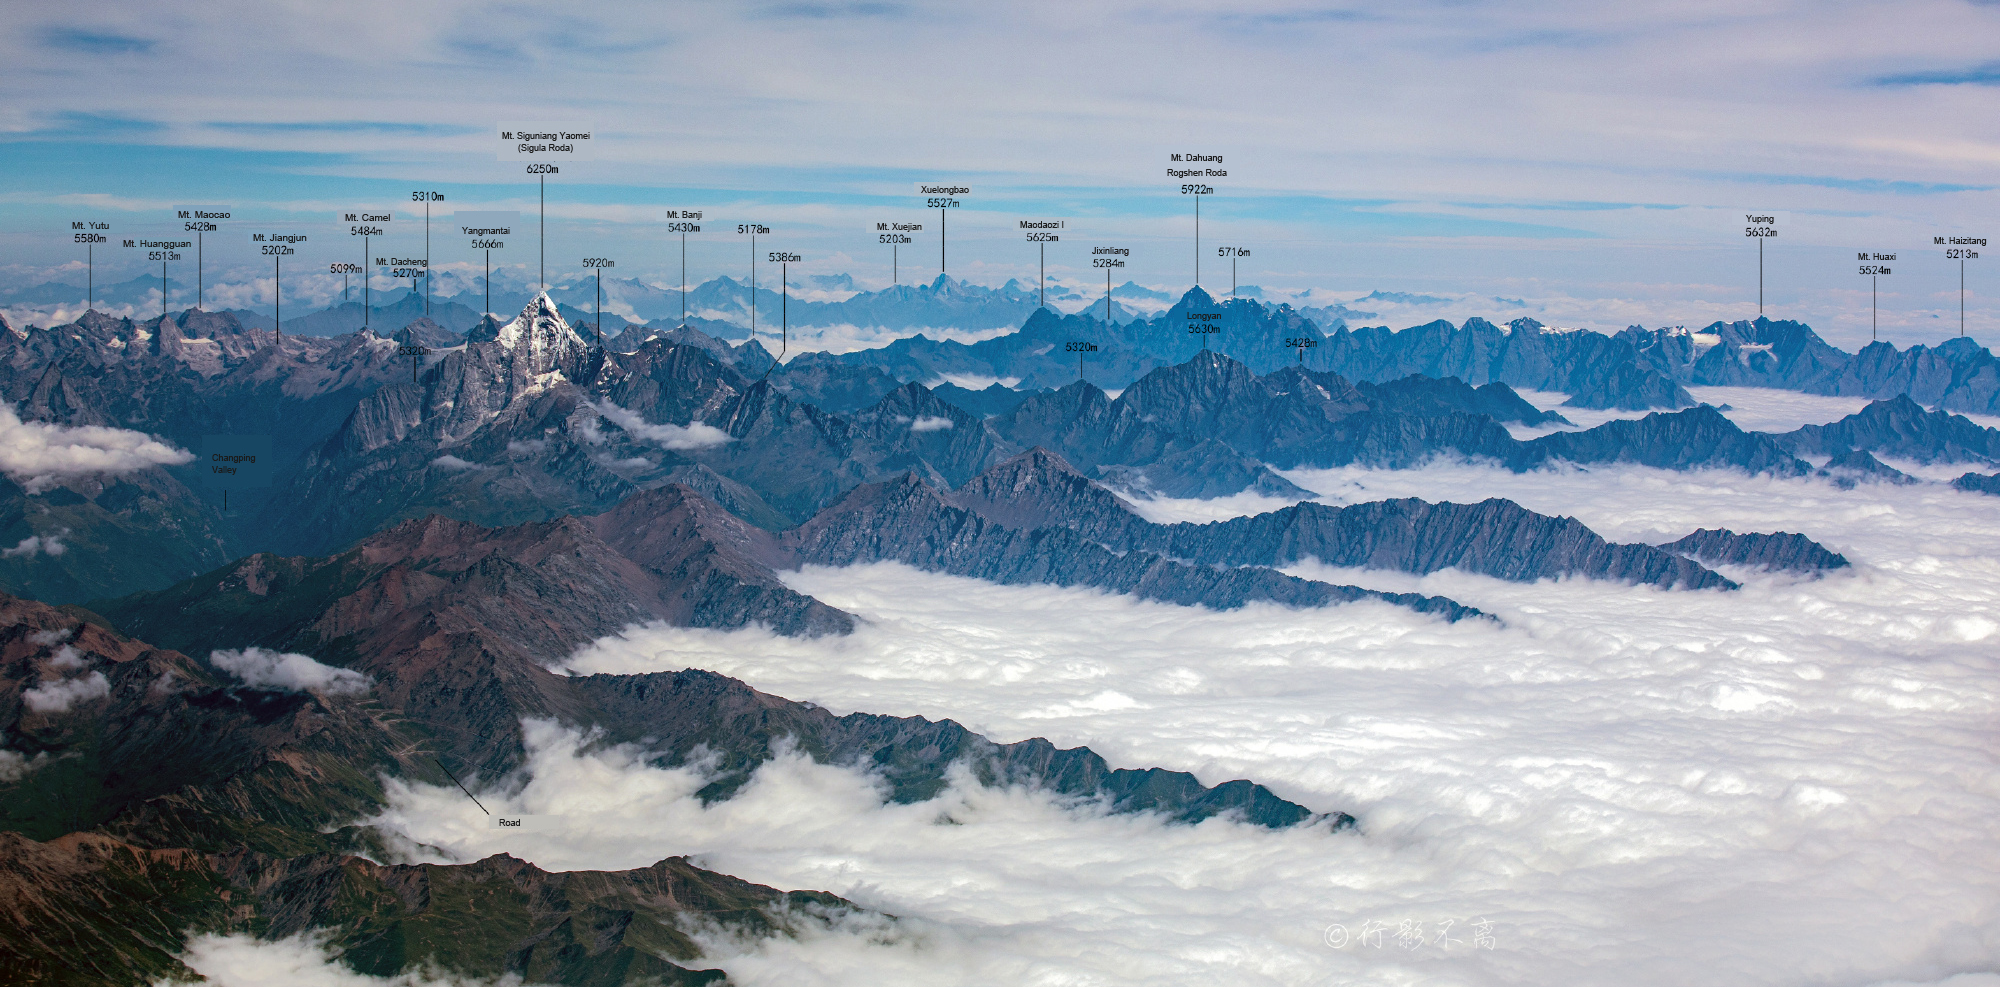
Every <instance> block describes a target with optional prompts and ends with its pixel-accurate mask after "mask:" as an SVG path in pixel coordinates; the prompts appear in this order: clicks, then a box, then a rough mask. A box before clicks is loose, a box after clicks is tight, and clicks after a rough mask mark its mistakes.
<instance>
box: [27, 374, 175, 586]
mask: <svg viewBox="0 0 2000 987" xmlns="http://www.w3.org/2000/svg"><path fill="white" fill-rule="evenodd" d="M192 459H194V454H193V453H191V452H188V451H186V450H184V449H176V448H174V447H173V446H171V445H168V444H166V443H164V442H160V441H158V440H156V439H153V438H152V437H150V436H148V435H146V434H144V433H142V432H134V431H132V430H131V429H125V428H105V427H103V426H99V425H51V424H48V423H46V422H24V421H22V420H21V418H20V416H19V415H18V414H16V413H15V411H14V409H13V408H12V407H7V406H0V473H6V474H7V476H9V477H10V478H12V479H13V480H14V481H15V482H16V483H19V484H21V486H23V487H24V488H26V489H27V491H28V492H29V493H40V492H41V491H43V490H46V489H48V488H49V487H51V486H54V485H55V484H57V483H59V482H61V481H62V480H64V479H66V478H68V477H71V476H80V475H85V474H90V473H129V472H132V471H133V470H140V469H145V468H146V467H148V466H173V465H178V464H180V463H185V462H188V461H190V460H192ZM15 547H16V548H20V547H21V546H18V545H17V546H15ZM52 554H53V553H52Z"/></svg>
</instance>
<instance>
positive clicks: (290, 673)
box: [208, 648, 374, 695]
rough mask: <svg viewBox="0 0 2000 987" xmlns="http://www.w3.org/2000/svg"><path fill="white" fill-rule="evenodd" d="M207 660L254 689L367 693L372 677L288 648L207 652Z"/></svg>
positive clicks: (331, 693) (372, 681) (337, 693)
mask: <svg viewBox="0 0 2000 987" xmlns="http://www.w3.org/2000/svg"><path fill="white" fill-rule="evenodd" d="M208 660H209V662H210V663H212V664H214V665H215V667H217V668H220V669H222V670H223V671H225V672H228V673H229V674H231V675H234V676H236V677H237V678H239V679H241V680H242V681H243V684H244V685H247V686H251V687H253V688H258V689H277V690H282V691H285V692H324V693H327V694H328V695H342V694H349V693H357V692H367V691H368V687H369V686H371V685H373V684H374V680H373V679H370V678H369V677H368V676H366V675H363V674H362V673H360V672H357V671H354V670H353V669H351V668H337V667H335V666H332V665H322V664H320V663H319V662H316V661H314V660H312V659H311V658H309V657H307V656H305V655H301V654H294V653H292V652H289V651H271V650H268V649H266V648H243V649H241V650H228V651H224V650H216V651H211V652H209V654H208Z"/></svg>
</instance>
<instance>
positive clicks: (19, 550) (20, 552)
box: [0, 528, 69, 559]
mask: <svg viewBox="0 0 2000 987" xmlns="http://www.w3.org/2000/svg"><path fill="white" fill-rule="evenodd" d="M66 534H69V529H68V528H64V529H63V530H62V532H61V533H60V534H55V535H29V536H28V537H26V538H23V539H21V540H20V542H19V543H17V544H16V545H15V546H14V547H13V548H0V559H16V558H34V557H35V556H36V555H43V554H46V555H48V556H49V557H51V558H54V557H56V556H59V555H61V554H62V553H64V552H67V551H69V546H68V545H65V544H63V543H62V537H61V536H62V535H66Z"/></svg>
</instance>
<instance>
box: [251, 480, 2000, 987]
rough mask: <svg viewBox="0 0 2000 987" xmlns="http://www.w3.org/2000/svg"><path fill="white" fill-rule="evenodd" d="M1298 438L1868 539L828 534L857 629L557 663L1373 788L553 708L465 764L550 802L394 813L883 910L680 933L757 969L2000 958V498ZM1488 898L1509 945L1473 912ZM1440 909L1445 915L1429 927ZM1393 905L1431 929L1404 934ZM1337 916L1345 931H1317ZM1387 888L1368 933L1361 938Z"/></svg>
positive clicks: (1317, 980) (627, 641)
mask: <svg viewBox="0 0 2000 987" xmlns="http://www.w3.org/2000/svg"><path fill="white" fill-rule="evenodd" d="M1299 479H1310V480H1313V481H1316V483H1317V488H1318V489H1322V490H1327V491H1329V492H1330V493H1332V494H1334V495H1335V498H1337V499H1338V498H1349V497H1351V498H1353V499H1364V498H1365V499H1373V498H1378V497H1383V496H1401V495H1410V494H1416V495H1422V496H1427V497H1432V498H1448V499H1457V500H1465V499H1476V497H1479V496H1486V495H1494V494H1497V495H1504V496H1513V497H1516V498H1517V499H1520V500H1522V501H1523V502H1524V503H1526V504H1528V506H1530V507H1533V508H1536V509H1538V510H1543V511H1548V512H1552V513H1567V514H1573V515H1577V516H1580V517H1581V518H1582V519H1583V520H1584V521H1585V522H1586V523H1589V524H1591V525H1593V526H1594V527H1596V528H1597V529H1598V530H1600V531H1602V532H1604V533H1605V534H1607V535H1609V536H1612V537H1619V538H1625V539H1636V538H1639V537H1642V536H1647V535H1651V534H1655V533H1670V534H1672V535H1676V536H1677V535H1679V534H1684V533H1686V532H1687V531H1688V530H1691V529H1692V528H1694V527H1698V526H1702V525H1707V526H1711V527H1712V526H1717V525H1721V526H1726V527H1731V528H1735V529H1737V530H1774V529H1779V528H1783V529H1789V530H1800V531H1805V532H1806V533H1808V534H1810V535H1813V536H1814V537H1818V538H1821V539H1822V540H1825V541H1828V542H1830V543H1831V546H1832V547H1834V548H1836V549H1838V550H1841V551H1843V552H1846V553H1848V555H1849V557H1850V558H1851V559H1853V560H1854V561H1855V563H1856V569H1855V570H1853V571H1850V572H1844V573H1839V574H1835V575H1833V576H1831V577H1829V578H1826V579H1821V580H1814V581H1798V580H1793V579H1788V578H1783V577H1773V576H1764V575H1754V574H1753V575H1748V576H1746V577H1745V578H1746V585H1745V588H1744V589H1743V590H1742V591H1740V592H1736V593H1676V592H1665V591H1660V590H1656V589H1651V588H1642V587H1630V586H1623V585H1617V584H1607V583H1599V582H1592V581H1587V580H1569V581H1562V582H1551V583H1541V584H1533V585H1521V584H1514V583H1506V582H1502V581H1498V580H1492V579H1486V578H1481V577H1472V576H1465V575H1461V574H1458V573H1449V572H1447V573H1438V574H1434V575H1432V576H1428V577H1421V578H1419V577H1414V576H1409V575H1405V574H1398V573H1381V572H1353V571H1345V572H1340V573H1337V575H1339V576H1341V577H1343V578H1356V579H1361V580H1364V581H1366V582H1369V583H1371V584H1374V585H1381V586H1386V587H1393V588H1402V587H1412V588H1419V589H1423V590H1425V591H1427V592H1442V593H1447V594H1449V595H1452V596H1454V597H1456V598H1458V599H1460V600H1463V601H1464V602H1467V603H1470V604H1473V605H1476V606H1479V607H1482V608H1484V609H1487V610H1489V611H1491V612H1494V613H1496V614H1498V615H1500V616H1501V617H1502V619H1503V621H1504V624H1501V625H1494V624H1491V623H1488V622H1473V621H1468V622H1463V623H1460V624H1457V625H1449V624H1444V623H1441V622H1439V621H1436V620H1432V619H1428V618H1424V617H1422V616H1420V615H1416V614H1412V613H1410V612H1408V611H1405V610H1401V609H1399V608H1396V607H1391V606H1387V605H1382V604H1375V603H1362V604H1354V605H1349V606H1341V607H1334V608H1329V609H1325V610H1317V611H1291V610H1284V609H1281V608H1276V607H1264V606H1253V607H1246V608H1243V609H1242V610H1238V611H1232V612H1229V613H1213V612H1208V611H1202V610H1198V609H1192V608H1181V607H1173V606H1167V605H1163V604H1157V603H1149V602H1145V601H1138V600H1133V599H1131V598H1127V597H1117V596H1109V595H1105V594H1101V593H1096V592H1091V591H1086V590H1075V589H1060V588H1056V587H1043V586H1024V587H1000V586H992V585H988V584H984V583H980V582H977V581H973V580H964V579H956V578H952V577H944V576H937V575H930V574H924V573H918V572H915V571H913V570H910V569H907V568H904V567H900V566H895V565H877V566H867V567H857V568H850V569H843V570H828V569H812V570H807V571H805V572H802V573H799V574H796V575H794V576H791V577H788V581H789V582H790V583H791V584H792V585H793V586H795V587H796V588H798V589H800V590H803V591H806V592H810V593H813V594H814V595H816V596H818V597H819V598H821V599H823V600H825V601H827V602H828V603H830V604H833V605H835V606H839V607H842V608H844V609H847V610H849V611H851V612H854V613H857V614H859V615H861V616H862V617H864V618H865V621H864V623H863V624H862V626H861V627H860V629H859V630H857V632H856V633H855V634H854V635H852V636H851V637H848V638H841V639H822V640H817V641H800V640H792V639H784V638H776V637H773V636H772V635H770V634H769V633H767V632H763V631H758V630H750V631H741V632H733V633H721V632H707V631H693V630H681V629H654V630H639V631H634V632H633V633H632V634H630V635H629V636H628V637H624V638H613V639H607V640H605V641H602V642H599V643H598V644H596V645H594V646H591V647H588V648H586V649H584V650H583V651H581V652H579V653H578V654H577V655H576V656H574V657H573V658H572V659H571V660H570V662H569V667H571V668H572V669H574V670H577V671H583V672H596V671H603V672H632V671H643V670H653V669H674V668H682V667H687V666H695V667H702V668H710V669H714V670H717V671H721V672H724V673H727V674H732V675H737V676H740V677H742V678H744V679H745V680H746V681H748V682H749V683H750V684H752V685H754V686H756V687H758V688H761V689H765V690H767V691H770V692H773V693H777V694H779V695H785V696H789V697H791V698H795V699H803V700H812V701H815V702H818V703H821V704H822V705H825V706H827V707H829V708H830V709H832V710H834V711H835V712H846V711H848V710H853V709H865V710H869V711H874V712H882V713H892V714H899V715H908V714H922V715H927V716H932V717H939V716H951V717H954V718H956V719H958V720H960V721H961V722H963V723H965V724H966V725H967V726H969V727H971V728H972V729H975V730H979V731H982V732H984V733H987V734H988V735H990V736H993V737H994V738H995V739H998V740H1001V741H1011V740H1019V739H1023V738H1025V737H1029V736H1046V737H1049V738H1050V739H1052V740H1054V741H1056V742H1057V743H1058V744H1060V745H1063V746H1069V745H1074V744H1089V745H1091V746H1093V747H1094V748H1096V749H1097V750H1099V751H1100V752H1101V753H1104V754H1105V755H1106V756H1107V757H1108V758H1110V760H1111V761H1112V762H1113V764H1114V765H1119V766H1144V765H1160V766H1164V767H1170V768H1178V769H1184V770H1192V771H1195V772H1196V773H1197V774H1198V775H1200V777H1201V778H1202V779H1203V780H1204V781H1206V782H1210V783H1213V782H1217V781H1221V780H1225V779H1229V778H1236V777H1249V778H1254V779H1256V780H1259V781H1262V782H1266V783H1268V784H1270V785H1272V787H1274V788H1275V789H1276V790H1277V791H1278V792H1279V794H1281V795H1283V796H1285V797H1288V798H1291V799H1294V800H1296V801H1299V802H1302V803H1304V804H1306V805H1307V806H1309V807H1311V808H1314V809H1319V810H1329V809H1346V810H1349V811H1352V812H1355V813H1356V814H1357V815H1358V816H1360V818H1361V827H1360V832H1355V833H1338V834H1333V833H1327V832H1324V831H1321V830H1303V831H1286V832H1271V831H1266V830H1260V829H1257V828H1254V827H1249V826H1245V825H1241V824H1237V823H1233V822H1229V821H1226V820H1211V821H1209V822H1207V823H1204V824H1202V825H1200V826H1166V825H1162V824H1160V823H1158V822H1157V821H1155V820H1152V819H1147V818H1143V817H1132V816H1107V815H1103V814H1101V813H1099V812H1096V811H1093V810H1092V809H1091V808H1089V807H1081V808H1079V807H1066V806H1064V805H1061V804H1058V803H1057V802H1056V801H1055V800H1052V799H1049V798H1047V797H1045V796H1038V795H1034V794H1031V793H1026V792H1020V791H989V790H984V789H978V788H968V787H965V786H962V785H960V786H954V787H953V788H951V789H949V790H947V791H946V792H945V793H944V794H943V795H941V796H940V797H939V798H937V799H935V800H933V801H931V802H927V803H923V804H920V805H913V806H896V805H889V806H884V805H881V804H880V803H879V790H878V789H877V788H876V786H875V785H874V784H873V782H872V781H871V780H870V779H868V778H867V777H866V776H864V775H861V774H858V773H856V772H854V771H852V770H848V769H842V768H832V767H824V766H818V765H813V764H811V763H809V762H806V761H804V760H802V759H799V758H795V757H781V758H780V759H778V760H777V761H774V762H773V763H771V764H770V765H768V766H766V767H765V768H764V769H763V770H761V771H760V772H758V774H757V775H756V776H755V777H754V778H753V779H752V781H751V782H750V783H749V784H748V785H747V786H746V787H745V788H744V789H743V791H742V793H741V794H740V795H739V796H738V797H737V798H735V799H732V800H729V801H725V802H720V803H716V804H714V805H710V806H703V805H701V804H700V801H699V799H698V798H697V797H696V795H695V793H696V792H697V791H698V790H699V788H700V786H701V784H702V783H703V782H704V775H703V774H702V772H700V771H698V770H686V769H681V770H663V769H659V768H654V767H650V766H648V765H646V764H645V763H644V761H643V758H642V757H640V756H639V755H638V754H637V752H635V751H632V750H629V749H613V750H604V749H601V748H593V747H592V746H591V745H589V744H588V743H587V742H586V740H585V738H582V737H580V736H578V735H577V734H576V733H575V732H573V731H568V730H563V729H560V728H557V727H554V726H552V725H549V724H535V723H531V724H529V725H528V730H527V739H528V742H529V746H530V748H531V757H530V764H529V774H528V776H527V777H524V778H520V779H515V780H514V783H513V784H509V785H504V786H501V785H496V786H493V787H494V788H495V789H496V790H495V791H494V792H492V794H491V798H492V799H493V800H494V802H497V803H499V805H504V806H506V811H515V812H523V813H534V814H540V815H546V816H558V817H561V820H560V825H558V826H554V827H551V828H548V829H545V830H543V831H541V832H521V833H501V832H498V831H495V830H492V829H490V828H488V827H487V823H486V819H485V817H484V816H483V815H482V814H481V813H480V811H479V810H478V809H477V808H476V807H474V806H473V805H472V803H471V802H470V801H469V800H467V799H466V798H465V797H464V796H463V795H462V794H460V793H458V792H457V791H456V790H455V789H452V788H431V787H428V786H414V787H401V788H398V789H396V790H395V791H394V793H393V794H392V807H391V808H390V809H389V810H388V811H387V812H385V813H384V814H383V815H382V816H381V817H380V818H379V819H378V820H376V823H377V825H379V826H380V827H382V828H383V829H384V830H385V831H387V832H388V833H390V834H392V836H393V837H394V838H396V839H398V840H401V841H404V842H403V844H402V845H403V846H405V848H406V852H409V853H411V854H413V855H414V854H415V853H416V851H415V849H414V846H415V843H416V842H422V843H427V844H430V845H432V846H435V847H439V848H441V849H442V850H443V851H444V852H446V853H448V854H449V855H450V857H451V858H452V859H459V860H470V859H476V858H478V857H481V856H484V855H486V854H489V853H493V852H499V851H501V850H505V851H507V852H510V853H513V854H515V855H517V856H520V857H523V858H525V859H529V860H532V861H535V862H536V863H538V864H540V865H542V866H544V867H551V868H559V869H568V868H582V867H631V866H638V865H642V864H646V863H650V862H652V861H653V860H656V859H658V858H660V857H663V856H667V855H670V854H676V853H689V854H694V855H696V856H697V860H698V862H699V863H701V864H702V865H704V866H708V867H712V868H715V869H717V870H721V871H723V872H726V873H731V874H735V875H738V876H740V877H743V878H745V879H748V880H753V881H758V882H760V883H765V884H770V885H773V886H777V887H783V888H818V889H823V890H828V891H832V892H835V893H838V894H841V895H844V896H846V897H848V898H850V899H852V900H855V901H857V902H859V903H861V904H864V905H867V906H870V907H873V908H876V909H879V910H881V911H883V912H886V913H890V914H894V915H897V916H900V917H901V918H900V920H899V921H898V922H897V923H896V924H895V925H894V926H893V927H890V928H886V929H883V928H877V929H873V930H867V929H862V928H855V929H846V930H839V929H837V930H833V931H829V932H825V933H821V934H814V935H808V936H803V937H801V938H798V939H775V940H769V941H765V942H760V943H735V942H731V941H728V940H727V939H726V938H724V937H721V936H717V935H709V936H706V937H705V938H704V941H705V942H706V943H708V945H709V946H710V948H711V950H712V953H713V955H712V958H711V959H709V960H706V961H704V962H705V963H708V964H710V965H714V966H719V967H722V968H724V969H726V970H728V971H729V972H730V974H731V976H732V978H733V980H734V982H737V983H740V984H745V985H755V984H780V983H785V984H789V983H862V982H866V983H871V984H874V983H880V984H903V983H910V984H919V983H920V984H927V985H928V984H939V985H949V984H959V983H965V984H972V983H995V982H1006V983H1092V984H1101V985H1123V984H1134V985H1137V984H1147V985H1150V984H1186V983H1203V982H1227V983H1234V984H1248V985H1265V984H1305V983H1310V984H1329V985H1332V984H1418V983H1426V984H1430V983H1435V984H1466V985H1474V984H1477V985H1503V984H1505V985H1514V984H1521V985H1526V984H1549V983H1563V984H1579V985H1595V984H1603V985H1619V987H1626V985H1633V987H1645V985H1679V984H1688V983H1701V984H1710V985H1725V987H1727V985H1751V984H1756V985H1766V984H1777V985H1807V984H1815V985H1817V984H1824V983H1847V984H1856V985H1875V984H1888V983H1892V982H1893V983H1899V984H1949V985H1951V987H1993V985H1994V983H1995V978H1994V977H1993V976H1992V972H1993V971H1995V970H1996V969H2000V857H1996V856H1995V855H1994V854H1992V853H1991V852H1990V847H1991V846H1992V845H1993V842H1994V837H1995V835H1996V829H2000V823H1996V822H1995V820H1996V819H2000V811H1996V810H2000V781H1996V780H1995V779H1996V775H1995V773H1994V772H1993V771H1992V755H1991V753H1990V752H1991V724H1992V723H1993V722H1994V720H1995V718H1996V715H2000V685H1997V684H1996V683H2000V674H1996V672H2000V668H1996V666H2000V657H1996V655H1995V653H1994V650H1993V648H1992V643H1993V641H1994V640H1995V639H1996V638H1995V635H1996V633H2000V505H1996V504H1995V503H1994V502H1991V501H1986V500H1981V499H1979V498H1977V497H1975V496H1972V495H1965V494H1958V493H1955V492H1952V491H1949V490H1938V489H1935V488H1930V489H1911V488H1890V487H1874V488H1862V489H1859V490H1855V491H1838V490H1836V489H1835V488H1833V487H1831V486H1829V485H1826V484H1821V483H1815V482H1811V481H1781V480H1772V479H1769V478H1750V477H1743V476H1739V475H1736V474H1672V473H1662V472H1660V471H1653V470H1642V469H1607V470H1593V471H1582V470H1572V471H1559V472H1550V473H1544V474H1539V475H1531V476H1529V477H1515V476H1514V475H1512V474H1507V473H1501V472H1498V471H1493V470H1484V469H1479V468H1475V467H1435V468H1431V469H1425V470H1414V471H1401V472H1393V473H1374V472H1370V471H1360V470H1356V471H1325V472H1323V473H1318V474H1314V475H1313V476H1311V477H1300V478H1299ZM1307 485H1308V486H1314V485H1315V483H1308V484H1307ZM1301 568H1302V569H1305V570H1308V571H1310V570H1311V569H1312V568H1313V567H1310V566H1307V567H1301ZM486 797H488V795H487V794H486V793H482V798H486ZM499 805H494V804H493V803H492V802H489V807H492V808H495V809H496V811H497V810H499ZM1482 918H1483V919H1487V920H1490V921H1491V922H1492V923H1494V924H1493V926H1492V930H1493V931H1492V934H1493V943H1494V945H1493V948H1492V949H1477V948H1473V946H1472V944H1473V942H1474V936H1475V934H1476V932H1475V928H1474V923H1475V922H1476V921H1478V920H1479V919H1482ZM1444 920H1451V921H1452V922H1453V926H1452V928H1451V930H1450V931H1449V932H1448V933H1445V935H1447V936H1448V938H1449V939H1452V940H1457V942H1456V943H1451V942H1444V943H1439V942H1437V941H1436V937H1437V936H1439V935H1440V933H1443V932H1444V930H1443V929H1442V928H1441V923H1442V922H1443V921H1444ZM1405 922H1408V923H1412V926H1413V927H1414V925H1416V924H1421V926H1422V934H1423V936H1424V942H1423V943H1422V944H1421V945H1417V946H1415V947H1414V948H1410V949H1404V948H1401V946H1400V945H1399V944H1398V941H1397V938H1396V935H1397V933H1398V932H1399V931H1402V930H1403V929H1404V923H1405ZM1336 924H1337V925H1340V926H1342V927H1343V932H1344V933H1345V935H1346V936H1347V937H1348V942H1347V945H1345V946H1343V947H1341V948H1335V947H1333V946H1331V945H1329V943H1328V941H1327V940H1326V939H1325V938H1324V937H1325V935H1326V931H1327V929H1328V928H1329V927H1330V926H1333V925H1336ZM1371 927H1381V928H1382V929H1383V930H1384V933H1385V934H1384V936H1383V939H1382V942H1383V945H1382V946H1380V947H1373V946H1361V945H1357V944H1356V943H1355V942H1354V940H1355V939H1357V938H1359V936H1360V935H1361V934H1362V932H1363V930H1364V929H1368V928H1371ZM258 948H262V947H258Z"/></svg>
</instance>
